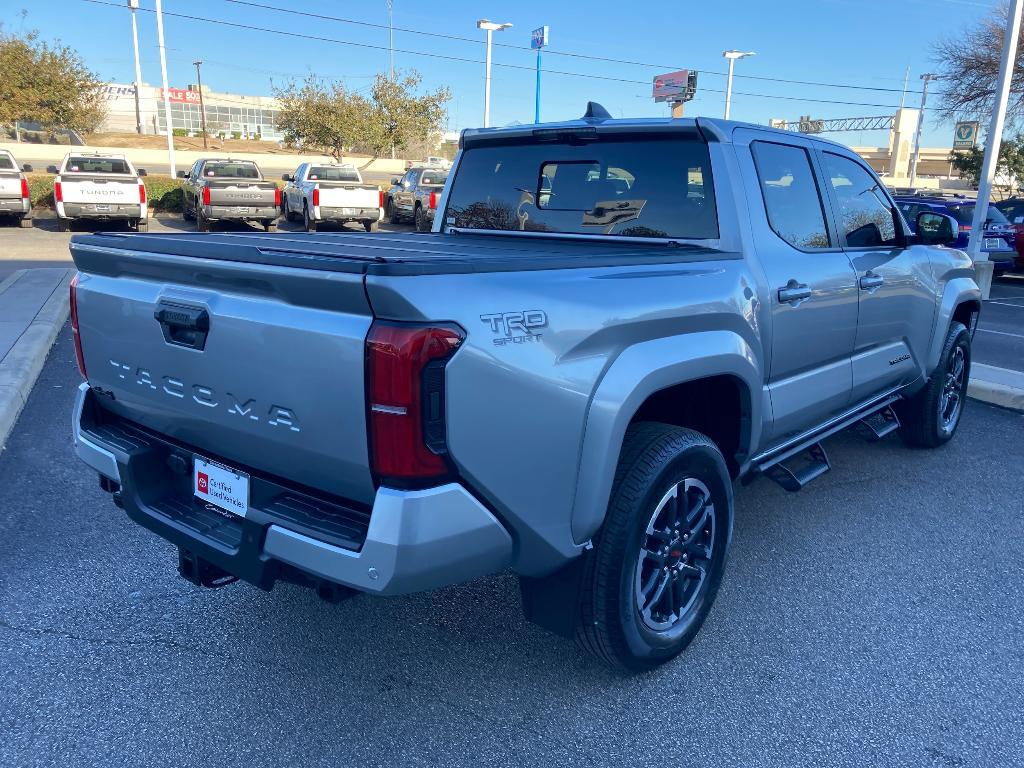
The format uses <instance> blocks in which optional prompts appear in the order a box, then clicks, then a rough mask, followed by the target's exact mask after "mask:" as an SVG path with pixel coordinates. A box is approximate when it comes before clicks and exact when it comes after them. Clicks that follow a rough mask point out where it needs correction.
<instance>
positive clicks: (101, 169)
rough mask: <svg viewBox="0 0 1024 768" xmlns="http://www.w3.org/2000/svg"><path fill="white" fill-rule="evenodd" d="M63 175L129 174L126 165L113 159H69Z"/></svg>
mask: <svg viewBox="0 0 1024 768" xmlns="http://www.w3.org/2000/svg"><path fill="white" fill-rule="evenodd" d="M64 172H65V173H131V170H130V169H129V168H128V163H127V162H125V161H124V160H119V159H117V158H113V157H70V158H68V163H67V167H66V168H65V169H64Z"/></svg>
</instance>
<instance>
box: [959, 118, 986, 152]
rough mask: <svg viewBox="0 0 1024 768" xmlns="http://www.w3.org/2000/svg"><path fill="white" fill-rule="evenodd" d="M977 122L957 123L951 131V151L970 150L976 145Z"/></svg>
mask: <svg viewBox="0 0 1024 768" xmlns="http://www.w3.org/2000/svg"><path fill="white" fill-rule="evenodd" d="M979 127H980V125H979V123H978V122H977V121H969V122H962V123H957V124H956V128H955V129H954V131H953V149H971V148H973V147H974V146H976V145H977V143H978V128H979Z"/></svg>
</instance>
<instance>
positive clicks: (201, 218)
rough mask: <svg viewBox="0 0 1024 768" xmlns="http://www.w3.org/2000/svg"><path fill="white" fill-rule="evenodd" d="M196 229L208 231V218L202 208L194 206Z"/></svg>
mask: <svg viewBox="0 0 1024 768" xmlns="http://www.w3.org/2000/svg"><path fill="white" fill-rule="evenodd" d="M196 230H198V231H199V232H209V231H210V220H209V219H208V218H206V214H205V213H203V209H202V208H196Z"/></svg>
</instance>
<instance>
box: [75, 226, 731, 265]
mask: <svg viewBox="0 0 1024 768" xmlns="http://www.w3.org/2000/svg"><path fill="white" fill-rule="evenodd" d="M71 253H72V255H73V256H74V259H75V263H76V264H77V265H78V267H79V268H80V269H82V270H84V271H89V272H98V273H103V274H117V273H119V272H120V271H121V270H120V269H119V268H118V267H117V263H118V262H122V261H124V260H126V259H129V260H137V259H142V260H145V259H146V255H147V254H153V255H154V256H159V255H170V256H185V257H192V258H197V259H215V260H220V261H229V262H242V263H250V264H263V265H268V266H279V267H294V268H301V269H317V270H324V271H329V272H356V273H363V274H371V275H420V274H443V273H460V272H515V271H528V270H543V269H567V268H572V267H602V266H628V265H630V264H660V263H669V264H671V263H680V262H683V263H685V262H699V261H720V260H726V259H729V260H731V259H739V258H741V255H740V254H739V253H736V252H731V251H721V250H717V249H714V248H705V247H702V246H697V245H690V244H685V243H680V244H662V243H657V244H654V243H646V242H645V243H629V242H623V241H617V240H602V239H598V238H594V239H589V238H588V239H584V238H553V237H532V236H516V235H511V236H510V235H487V234H464V233H459V234H444V233H416V232H407V233H382V232H378V233H369V232H368V233H357V232H351V233H328V232H325V233H261V232H253V233H223V234H188V233H174V234H136V233H122V232H101V233H97V234H94V235H76V236H74V237H73V238H72V239H71Z"/></svg>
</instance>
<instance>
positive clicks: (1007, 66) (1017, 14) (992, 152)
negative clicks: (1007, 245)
mask: <svg viewBox="0 0 1024 768" xmlns="http://www.w3.org/2000/svg"><path fill="white" fill-rule="evenodd" d="M1022 11H1024V0H1013V2H1012V4H1011V5H1010V10H1009V13H1008V14H1007V19H1006V32H1005V33H1003V55H1002V58H1001V59H1000V60H999V79H998V81H997V84H996V101H995V104H993V105H992V121H991V122H990V123H989V126H988V137H987V138H988V141H987V142H986V143H985V159H984V160H983V161H982V164H981V178H980V180H979V181H980V183H979V184H978V201H977V202H976V203H975V204H974V218H973V219H972V220H971V236H970V240H968V242H967V253H968V255H969V256H970V257H971V258H972V259H973V260H974V261H975V262H976V263H977V262H978V261H980V260H981V239H982V237H984V235H985V222H986V221H988V198H989V195H991V194H992V182H993V180H994V179H995V175H996V163H997V161H998V159H999V145H1000V144H1001V143H1002V140H1003V123H1004V122H1005V121H1006V103H1007V101H1008V100H1009V97H1010V84H1011V82H1012V81H1013V65H1014V63H1015V62H1016V59H1017V41H1018V39H1019V37H1020V20H1021V15H1022ZM986 260H987V259H986ZM975 270H976V271H977V274H978V278H979V279H978V282H979V283H980V284H981V288H982V298H985V299H987V298H988V297H989V291H990V290H991V289H992V271H991V269H990V268H989V267H988V265H987V264H986V265H985V271H984V272H983V273H982V272H981V271H980V270H978V269H977V266H975Z"/></svg>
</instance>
